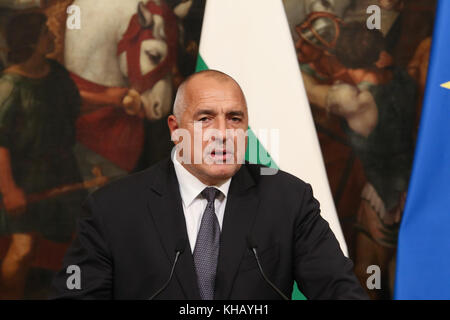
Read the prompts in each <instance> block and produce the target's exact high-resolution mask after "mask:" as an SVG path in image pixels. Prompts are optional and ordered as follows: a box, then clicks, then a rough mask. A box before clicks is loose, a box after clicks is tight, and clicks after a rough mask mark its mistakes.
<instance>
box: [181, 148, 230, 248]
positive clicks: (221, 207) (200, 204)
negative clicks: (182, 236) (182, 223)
mask: <svg viewBox="0 0 450 320" xmlns="http://www.w3.org/2000/svg"><path fill="white" fill-rule="evenodd" d="M172 161H173V163H174V168H175V173H176V175H177V179H178V185H179V189H180V195H181V200H182V203H183V212H184V218H185V220H186V229H187V233H188V237H189V243H190V245H191V251H192V252H194V248H195V243H196V241H197V234H198V231H199V230H200V225H201V222H202V217H203V212H204V211H205V209H206V205H207V204H208V201H207V200H206V199H204V198H203V197H202V195H201V192H202V191H203V190H204V189H205V188H207V187H210V186H208V185H206V184H204V183H203V182H201V181H200V180H199V179H198V178H196V177H195V176H194V175H193V174H192V173H190V172H189V171H187V170H186V168H184V167H183V165H182V164H181V163H180V162H179V161H178V160H177V159H176V156H175V154H173V155H172ZM230 183H231V178H229V179H228V180H227V181H225V182H224V183H223V184H221V185H217V186H214V187H215V188H217V189H219V190H220V191H221V193H220V194H219V196H218V197H217V198H216V200H215V201H214V208H215V211H216V215H217V219H218V220H219V226H220V230H222V223H223V216H224V213H225V205H226V202H227V196H228V189H229V188H230Z"/></svg>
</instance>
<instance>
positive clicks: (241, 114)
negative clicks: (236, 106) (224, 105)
mask: <svg viewBox="0 0 450 320" xmlns="http://www.w3.org/2000/svg"><path fill="white" fill-rule="evenodd" d="M227 115H228V116H230V117H236V116H239V117H243V116H244V112H243V111H230V112H227Z"/></svg>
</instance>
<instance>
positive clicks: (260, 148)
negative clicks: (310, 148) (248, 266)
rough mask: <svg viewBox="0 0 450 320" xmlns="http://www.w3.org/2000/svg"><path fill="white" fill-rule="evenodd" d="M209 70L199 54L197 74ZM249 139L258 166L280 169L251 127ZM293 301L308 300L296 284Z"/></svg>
mask: <svg viewBox="0 0 450 320" xmlns="http://www.w3.org/2000/svg"><path fill="white" fill-rule="evenodd" d="M208 69H209V68H208V65H207V64H206V63H205V60H203V58H202V56H201V55H200V54H199V55H198V57H197V65H196V67H195V72H198V71H202V70H208ZM248 139H249V143H248V145H249V146H251V145H252V143H256V149H254V151H257V153H256V160H257V161H256V163H257V164H263V165H266V166H268V167H270V168H276V169H279V168H278V166H277V165H276V163H275V161H274V160H273V159H272V158H271V157H270V155H269V153H268V152H267V151H266V149H265V148H264V146H263V145H262V144H261V143H260V142H259V140H258V138H257V137H256V135H255V134H254V133H253V131H252V129H251V128H250V127H249V128H248ZM261 155H264V158H265V160H266V161H262V160H261ZM245 160H247V161H249V162H255V161H250V160H254V157H253V158H252V157H251V156H250V152H249V148H248V147H247V150H246V152H245ZM292 299H293V300H306V297H305V296H304V295H303V294H302V293H301V292H300V290H298V287H297V285H296V284H294V290H293V293H292Z"/></svg>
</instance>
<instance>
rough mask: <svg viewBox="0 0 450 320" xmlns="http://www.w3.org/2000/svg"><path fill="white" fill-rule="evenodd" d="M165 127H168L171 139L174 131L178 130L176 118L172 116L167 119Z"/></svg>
mask: <svg viewBox="0 0 450 320" xmlns="http://www.w3.org/2000/svg"><path fill="white" fill-rule="evenodd" d="M167 125H168V126H169V130H170V136H171V137H172V136H173V133H174V132H175V130H177V129H178V128H179V125H178V121H177V118H176V117H175V116H174V115H173V114H171V115H170V116H169V117H168V118H167ZM174 143H175V144H177V143H178V142H175V141H174Z"/></svg>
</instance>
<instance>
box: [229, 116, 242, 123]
mask: <svg viewBox="0 0 450 320" xmlns="http://www.w3.org/2000/svg"><path fill="white" fill-rule="evenodd" d="M231 120H232V121H233V122H239V121H241V118H238V117H233V118H231Z"/></svg>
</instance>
